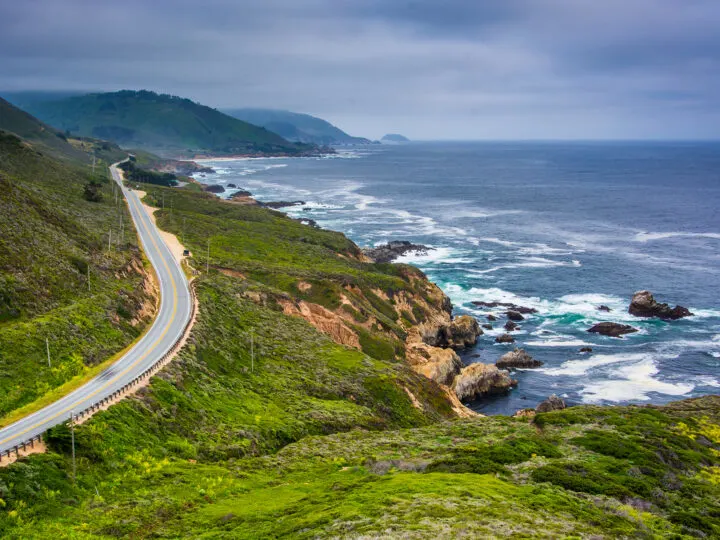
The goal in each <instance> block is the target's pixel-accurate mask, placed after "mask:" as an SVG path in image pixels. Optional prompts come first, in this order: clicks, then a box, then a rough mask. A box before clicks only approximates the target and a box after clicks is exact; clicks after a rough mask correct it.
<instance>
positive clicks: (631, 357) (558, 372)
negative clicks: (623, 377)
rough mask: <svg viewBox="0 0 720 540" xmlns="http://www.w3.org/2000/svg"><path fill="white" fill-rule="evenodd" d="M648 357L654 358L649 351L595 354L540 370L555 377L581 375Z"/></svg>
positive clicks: (643, 359) (641, 360) (640, 360)
mask: <svg viewBox="0 0 720 540" xmlns="http://www.w3.org/2000/svg"><path fill="white" fill-rule="evenodd" d="M648 359H652V358H651V357H650V355H648V354H647V353H629V354H628V353H619V354H593V355H592V356H590V357H588V358H587V359H578V360H568V361H567V362H563V363H562V364H561V365H560V366H559V367H553V368H539V371H542V372H543V373H545V374H546V375H552V376H555V377H557V376H567V377H579V376H582V375H586V374H587V373H588V372H589V371H591V370H593V369H596V368H599V367H604V366H608V365H611V364H619V363H625V362H632V363H637V362H643V361H646V360H648Z"/></svg>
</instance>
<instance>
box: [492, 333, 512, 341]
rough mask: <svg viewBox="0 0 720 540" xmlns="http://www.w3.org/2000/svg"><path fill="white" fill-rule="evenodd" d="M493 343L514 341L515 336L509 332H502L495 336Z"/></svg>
mask: <svg viewBox="0 0 720 540" xmlns="http://www.w3.org/2000/svg"><path fill="white" fill-rule="evenodd" d="M495 343H515V338H514V337H512V336H511V335H510V334H503V335H501V336H498V337H496V338H495Z"/></svg>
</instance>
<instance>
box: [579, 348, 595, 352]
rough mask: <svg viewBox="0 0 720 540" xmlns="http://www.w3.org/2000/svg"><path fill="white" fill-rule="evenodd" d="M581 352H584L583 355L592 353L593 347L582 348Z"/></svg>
mask: <svg viewBox="0 0 720 540" xmlns="http://www.w3.org/2000/svg"><path fill="white" fill-rule="evenodd" d="M580 352H582V353H588V352H592V347H580Z"/></svg>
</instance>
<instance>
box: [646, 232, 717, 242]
mask: <svg viewBox="0 0 720 540" xmlns="http://www.w3.org/2000/svg"><path fill="white" fill-rule="evenodd" d="M679 237H684V238H711V239H713V240H720V233H713V232H707V233H691V232H682V231H677V232H640V233H637V234H636V235H635V241H636V242H650V241H653V240H665V239H667V238H679Z"/></svg>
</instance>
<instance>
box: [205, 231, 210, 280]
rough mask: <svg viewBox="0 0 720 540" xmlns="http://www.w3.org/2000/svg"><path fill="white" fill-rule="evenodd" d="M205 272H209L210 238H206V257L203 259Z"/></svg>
mask: <svg viewBox="0 0 720 540" xmlns="http://www.w3.org/2000/svg"><path fill="white" fill-rule="evenodd" d="M205 273H206V274H209V273H210V239H209V238H208V251H207V259H206V260H205Z"/></svg>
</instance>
